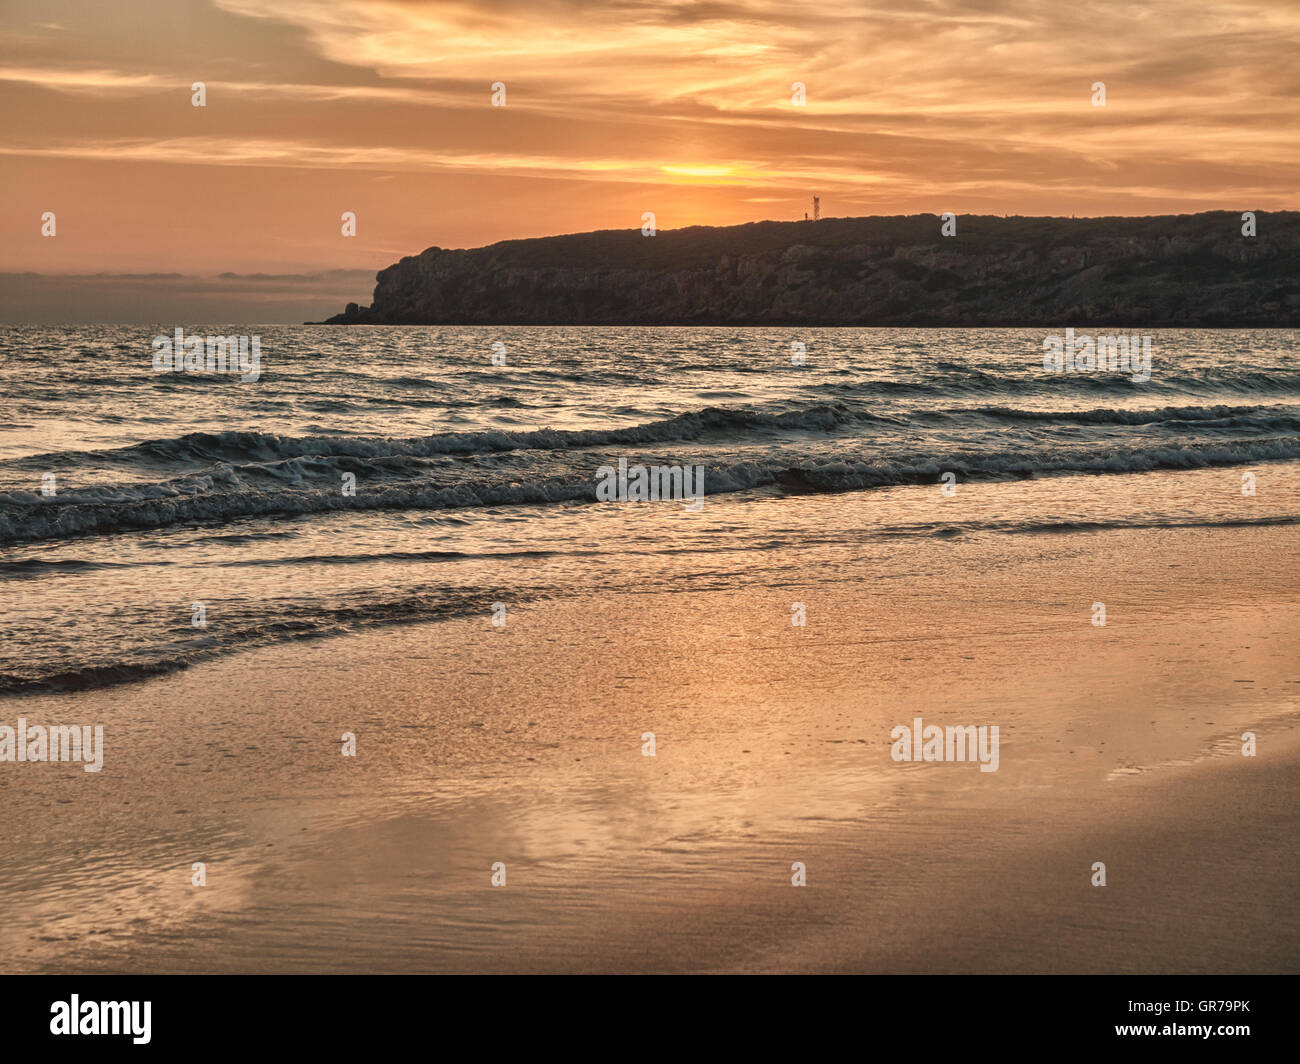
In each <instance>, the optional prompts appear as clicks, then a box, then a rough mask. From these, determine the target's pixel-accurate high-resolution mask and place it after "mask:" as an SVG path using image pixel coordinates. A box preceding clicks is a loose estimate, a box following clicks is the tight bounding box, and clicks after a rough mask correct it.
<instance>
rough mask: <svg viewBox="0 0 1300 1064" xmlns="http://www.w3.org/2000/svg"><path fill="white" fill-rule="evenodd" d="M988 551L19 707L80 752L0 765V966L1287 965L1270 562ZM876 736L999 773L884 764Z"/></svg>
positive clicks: (1290, 933) (968, 550)
mask: <svg viewBox="0 0 1300 1064" xmlns="http://www.w3.org/2000/svg"><path fill="white" fill-rule="evenodd" d="M993 546H994V544H991V543H989V542H972V543H969V544H933V543H930V544H923V545H914V546H909V547H907V548H903V547H900V549H899V551H900V556H899V559H898V560H899V565H898V566H897V567H895V568H894V569H893V570H892V571H891V572H888V573H881V572H872V571H866V570H864V568H863V567H862V566H861V565H854V564H852V563H851V562H846V563H845V564H844V565H842V566H839V567H838V568H837V569H836V570H835V571H833V572H826V571H817V572H814V571H810V570H809V569H808V567H806V566H805V567H804V568H803V569H801V570H799V571H798V572H795V573H792V574H791V575H792V579H794V580H795V581H796V582H797V583H803V584H804V587H803V588H802V589H801V591H800V594H802V595H803V596H804V597H805V598H806V599H807V603H808V610H809V618H810V623H809V627H807V628H805V629H797V628H793V627H791V626H790V623H789V599H790V598H791V597H792V593H791V590H790V587H782V586H763V587H759V588H749V589H741V590H727V591H722V590H714V591H709V590H703V591H701V590H693V591H691V593H690V594H688V595H687V594H673V593H671V592H664V591H655V592H645V593H641V594H625V595H620V596H605V597H601V596H596V597H590V596H587V597H580V598H576V599H571V600H563V601H555V602H548V603H539V604H533V605H530V606H528V607H527V608H525V607H520V609H519V610H518V611H517V613H513V614H512V619H511V621H510V624H509V626H508V627H507V628H505V629H494V628H492V627H491V625H490V623H489V621H488V619H487V618H486V617H484V618H479V619H474V620H463V619H462V620H449V621H444V622H440V623H437V624H421V625H413V626H410V627H403V628H401V629H390V630H383V631H372V632H365V633H359V634H355V635H347V636H341V637H336V638H333V639H330V640H321V641H318V642H316V643H314V644H313V645H296V646H295V645H285V646H279V647H270V648H263V649H256V650H249V651H246V652H243V653H241V654H238V655H235V656H233V657H230V658H226V659H222V660H219V661H216V662H210V663H206V664H202V665H199V666H196V667H195V668H193V669H191V670H188V671H186V672H183V673H179V674H175V675H173V676H169V677H164V678H161V679H157V680H152V681H148V682H146V683H143V684H140V685H137V686H134V687H131V688H107V689H101V690H97V691H92V692H84V693H79V694H77V695H73V696H66V695H41V696H30V697H28V698H24V699H22V700H21V703H22V709H23V715H25V716H26V717H27V718H28V719H29V720H37V719H41V718H42V717H48V718H49V719H50V720H56V721H65V722H68V723H76V722H81V721H89V720H103V721H104V722H105V724H106V736H107V753H106V757H105V765H104V768H103V770H102V772H100V773H96V774H93V775H87V774H85V773H83V772H82V771H81V767H80V766H79V765H61V766H52V765H45V766H23V771H24V772H26V775H24V776H23V777H21V780H20V779H19V777H18V776H16V775H15V774H13V773H3V774H0V799H3V800H4V801H5V803H6V807H7V808H8V809H9V810H10V817H9V818H8V822H7V825H6V827H5V829H4V830H3V832H0V898H3V899H4V901H5V902H6V906H7V909H8V910H9V911H10V912H11V913H14V914H18V915H17V916H16V917H15V918H14V919H11V920H10V921H9V923H8V924H7V926H6V928H5V930H4V931H3V932H2V933H0V957H4V958H5V960H4V962H3V967H4V969H5V970H6V971H41V972H77V971H86V972H91V971H105V972H107V971H165V972H173V971H174V972H184V971H222V972H226V971H269V972H276V971H832V970H835V971H841V970H842V971H849V970H860V971H1032V972H1048V971H1216V972H1217V971H1245V970H1252V971H1253V970H1260V971H1264V970H1267V971H1296V970H1300V923H1298V922H1297V917H1296V915H1295V914H1294V911H1293V910H1294V906H1293V905H1292V904H1291V903H1290V900H1289V899H1290V898H1291V894H1292V890H1293V888H1292V884H1293V883H1294V881H1295V876H1296V874H1297V872H1300V856H1298V855H1297V849H1296V844H1295V839H1296V838H1297V837H1298V833H1297V831H1296V826H1297V820H1296V817H1297V814H1296V809H1297V803H1296V797H1297V793H1298V790H1300V673H1297V671H1296V667H1295V662H1296V660H1297V654H1296V651H1297V649H1298V648H1300V626H1297V625H1296V624H1295V623H1294V622H1295V618H1296V613H1297V588H1296V587H1295V585H1294V581H1293V580H1289V579H1279V577H1280V576H1282V575H1284V574H1288V573H1290V574H1294V573H1295V572H1297V571H1300V569H1297V568H1296V566H1295V565H1294V559H1295V558H1296V555H1297V552H1300V537H1298V536H1297V534H1296V532H1295V531H1294V529H1293V528H1292V527H1288V526H1274V527H1265V528H1254V529H1251V530H1249V531H1246V530H1244V529H1195V530H1187V529H1183V530H1170V531H1165V532H1161V533H1152V532H1151V531H1150V530H1146V531H1140V532H1139V531H1131V530H1130V531H1124V532H1107V533H1071V534H1067V535H1062V536H1060V537H1058V538H1056V539H1054V540H1053V541H1052V543H1051V545H1050V546H1049V547H1047V548H1046V549H1043V547H1042V545H1040V544H1033V545H1022V544H1016V543H1010V544H1008V543H1000V544H996V546H997V547H998V549H999V552H1000V553H999V554H998V555H997V556H996V557H994V556H993V555H992V554H990V553H989V552H990V551H991V549H992V547H993ZM1171 557H1177V558H1178V559H1179V562H1178V564H1177V565H1176V566H1171V563H1169V562H1167V561H1160V562H1159V566H1158V567H1156V566H1155V565H1153V563H1154V562H1156V560H1159V559H1168V558H1171ZM908 559H911V564H908ZM979 559H983V564H984V568H982V569H974V570H972V569H971V568H970V564H972V563H973V564H976V565H978V564H979ZM945 566H946V569H945V568H944V567H945ZM868 568H869V567H868ZM953 574H961V578H960V579H955V578H954V576H953ZM814 577H816V578H817V582H816V583H815V584H813V583H810V581H813V580H814ZM797 583H796V586H797ZM1094 594H1095V595H1099V596H1101V597H1103V598H1104V599H1105V600H1106V601H1107V602H1108V603H1109V604H1111V605H1110V610H1111V613H1110V619H1109V622H1108V626H1107V627H1106V628H1104V629H1099V628H1093V627H1091V626H1090V625H1089V624H1088V622H1087V611H1086V606H1085V607H1083V608H1082V611H1081V609H1080V607H1078V606H1077V603H1078V602H1084V603H1086V602H1090V601H1091V599H1092V597H1093V596H1094ZM1004 616H1005V618H1006V619H1004ZM535 662H544V663H545V667H541V668H539V667H537V666H536V665H535V664H529V663H535ZM9 704H10V705H11V706H12V707H13V709H14V710H15V711H17V710H18V709H19V700H9ZM914 716H921V717H923V718H924V719H925V720H926V722H927V723H929V722H934V723H938V724H946V723H952V724H959V725H961V724H980V723H994V724H999V725H1000V727H1001V736H1002V738H1001V758H1000V767H999V770H998V771H997V772H994V773H987V774H985V773H981V772H979V771H978V766H977V765H974V764H969V763H967V764H924V763H921V764H897V763H894V762H893V761H891V759H890V756H889V747H890V741H889V732H890V729H891V728H892V727H893V726H895V725H897V724H900V723H906V722H910V721H911V720H912V719H913V717H914ZM1245 730H1252V731H1254V732H1255V733H1256V734H1257V735H1258V737H1259V754H1258V757H1256V758H1255V759H1253V760H1252V759H1246V758H1242V757H1241V756H1240V751H1239V749H1238V747H1239V746H1240V743H1239V741H1238V738H1237V737H1238V736H1240V735H1241V734H1242V732H1243V731H1245ZM345 731H351V732H353V733H354V734H355V735H356V736H357V742H358V757H357V758H355V759H345V758H342V757H340V756H339V747H338V743H339V739H340V736H341V735H342V734H343V732H345ZM647 731H652V732H654V733H655V735H656V740H657V753H656V756H655V757H653V758H649V757H644V756H642V753H641V745H642V736H643V735H644V734H645V733H646V732H647ZM47 770H48V771H47ZM78 777H80V778H78ZM20 782H21V783H22V785H23V786H22V789H21V790H17V789H16V788H17V786H18V784H19V783H20ZM47 810H54V811H56V812H55V814H54V815H50V813H48V812H46V811H47ZM1095 860H1102V861H1105V862H1106V864H1107V870H1108V876H1109V877H1110V878H1109V882H1108V885H1107V886H1106V887H1105V888H1094V887H1092V886H1090V884H1089V877H1090V875H1091V873H1090V866H1091V864H1092V862H1093V861H1095ZM196 861H203V862H205V863H206V864H207V876H208V879H207V886H206V887H204V888H195V887H192V886H191V885H190V868H191V865H192V863H193V862H196ZM497 861H502V862H504V863H505V864H506V866H507V869H508V880H507V883H506V885H505V887H504V888H494V887H493V886H492V885H491V883H490V877H491V867H492V865H493V864H494V863H495V862H497ZM794 861H803V862H805V864H806V867H807V876H808V886H807V887H806V888H794V887H792V886H791V885H790V878H791V865H792V863H793V862H794Z"/></svg>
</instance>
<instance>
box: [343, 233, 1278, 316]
mask: <svg viewBox="0 0 1300 1064" xmlns="http://www.w3.org/2000/svg"><path fill="white" fill-rule="evenodd" d="M1242 224H1243V223H1242V219H1241V214H1240V213H1239V212H1238V213H1233V212H1228V211H1215V212H1211V213H1207V214H1193V215H1166V216H1162V217H1151V218H1080V219H1071V218H1019V217H1013V218H997V217H989V216H971V215H965V216H960V217H959V218H958V219H957V232H956V234H955V235H953V236H942V235H941V234H940V229H941V222H940V219H939V218H937V217H936V216H934V215H919V216H915V217H906V218H905V217H893V218H828V219H823V220H821V221H818V222H756V223H751V224H749V225H738V226H728V227H725V228H706V227H700V226H697V227H692V228H689V229H676V230H661V231H660V232H659V233H658V234H656V235H655V236H652V237H649V236H642V235H641V232H640V230H636V229H633V230H605V231H602V232H596V233H579V234H574V235H572V236H557V237H544V238H541V239H536V240H507V241H504V242H503V243H500V244H493V245H491V246H490V247H483V248H474V249H472V250H467V251H466V250H460V251H449V250H444V249H443V248H438V247H431V248H429V249H427V250H426V251H423V252H421V253H420V254H419V255H414V256H411V257H408V258H404V259H402V260H401V261H400V262H398V263H395V264H394V265H392V266H389V267H388V268H387V269H385V270H382V271H380V273H379V275H378V278H377V279H378V284H377V285H376V286H375V293H374V299H373V302H372V303H371V305H370V306H368V307H363V306H358V305H357V304H355V303H349V304H348V306H347V309H346V310H345V311H344V312H343V313H342V314H339V315H336V316H335V317H333V318H330V319H329V322H328V324H340V325H348V324H422V325H433V324H482V325H509V324H527V325H792V324H802V325H1039V324H1041V325H1059V324H1062V323H1075V322H1087V323H1092V324H1109V325H1152V326H1154V325H1242V326H1244V325H1256V326H1300V213H1296V212H1285V213H1268V214H1265V213H1260V214H1258V215H1257V221H1256V226H1257V235H1256V236H1253V237H1248V236H1243V235H1242Z"/></svg>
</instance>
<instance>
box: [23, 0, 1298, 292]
mask: <svg viewBox="0 0 1300 1064" xmlns="http://www.w3.org/2000/svg"><path fill="white" fill-rule="evenodd" d="M0 40H2V41H3V47H2V48H0V114H3V116H4V121H3V131H2V132H0V180H2V182H3V188H4V190H5V194H4V196H3V197H0V232H3V234H4V240H3V241H2V242H0V271H26V270H33V271H39V272H54V273H58V272H75V273H94V272H101V271H102V272H114V273H116V272H153V271H177V272H182V273H186V274H201V275H211V274H216V273H219V272H221V271H225V270H230V271H237V272H255V271H266V272H284V271H303V270H312V271H319V270H328V269H374V268H377V267H380V266H384V265H386V264H388V263H389V262H391V261H393V260H395V259H396V258H398V257H400V256H401V255H404V254H411V253H414V252H418V251H420V250H421V249H423V248H425V247H427V246H429V245H431V244H438V245H441V246H443V247H472V246H477V245H480V244H485V243H491V242H492V241H495V240H500V239H505V238H508V237H516V236H541V235H546V234H553V233H564V232H574V231H581V230H588V229H600V228H634V227H639V226H640V224H641V214H642V212H643V211H647V210H650V211H654V212H655V213H656V215H657V220H658V224H659V226H660V228H665V229H671V228H677V227H679V226H682V225H691V224H697V223H712V224H728V223H732V222H741V221H750V220H754V219H760V218H781V219H794V218H799V217H802V213H803V211H804V210H805V209H807V206H808V201H809V198H810V196H811V194H812V193H813V192H817V193H820V195H821V197H822V203H823V210H824V212H825V213H826V214H830V215H862V214H876V213H883V214H909V213H918V212H924V211H928V212H934V213H939V212H942V211H955V212H957V213H996V214H1058V215H1059V214H1065V215H1068V214H1080V215H1084V214H1094V215H1095V214H1153V213H1175V212H1188V211H1196V210H1203V209H1211V208H1214V209H1219V208H1225V209H1231V210H1247V209H1258V210H1269V209H1280V208H1289V209H1295V208H1296V206H1297V203H1296V197H1295V187H1296V175H1297V173H1300V150H1298V146H1297V136H1296V128H1297V115H1298V114H1300V107H1297V96H1298V95H1300V62H1298V61H1297V57H1298V56H1300V48H1298V45H1300V0H1242V2H1237V3H1233V2H1226V3H1225V2H1217V3H1207V2H1206V0H1146V2H1143V3H1141V4H1140V6H1135V5H1134V4H1132V3H1128V2H1111V0H1069V2H1067V0H1050V2H1038V0H1029V2H1016V3H1011V2H1003V0H962V2H958V0H885V2H880V3H825V4H811V3H802V4H784V3H772V2H768V0H718V2H709V0H700V2H685V0H675V2H674V0H663V2H659V3H653V2H651V3H631V2H624V0H617V2H613V3H607V4H599V5H598V4H593V3H581V2H578V0H482V2H480V0H475V2H474V3H469V2H461V0H440V2H420V0H328V2H326V0H112V2H107V0H4V4H3V7H0ZM200 80H201V81H204V82H206V85H207V106H206V107H205V108H195V107H193V106H191V103H190V85H191V83H192V82H194V81H200ZM496 81H502V82H505V84H506V94H507V95H506V106H505V107H504V108H494V107H492V106H491V84H492V83H493V82H496ZM795 81H800V82H803V83H804V84H805V85H806V86H807V105H806V106H805V107H796V106H793V105H792V103H791V84H792V82H795ZM1095 81H1102V82H1105V84H1106V91H1107V106H1106V107H1105V108H1099V107H1094V106H1092V102H1091V95H1092V93H1091V88H1090V86H1091V85H1092V83H1093V82H1095ZM47 210H48V211H54V212H56V215H57V219H58V235H57V236H56V237H55V238H52V239H51V238H42V236H41V235H40V216H41V212H42V211H47ZM344 210H352V211H356V212H357V214H358V235H357V236H356V237H355V238H345V237H343V236H341V235H340V232H339V227H340V222H339V215H340V213H341V212H342V211H344ZM359 294H360V295H361V296H362V297H363V301H364V296H365V295H367V293H366V292H364V291H363V292H361V293H359Z"/></svg>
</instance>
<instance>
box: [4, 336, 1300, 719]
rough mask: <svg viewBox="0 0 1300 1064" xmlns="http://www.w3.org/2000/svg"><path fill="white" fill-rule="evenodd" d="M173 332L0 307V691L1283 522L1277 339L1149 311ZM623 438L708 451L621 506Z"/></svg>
mask: <svg viewBox="0 0 1300 1064" xmlns="http://www.w3.org/2000/svg"><path fill="white" fill-rule="evenodd" d="M174 329H175V325H174V324H170V323H169V324H157V325H86V326H71V325H70V326H62V327H49V326H39V327H38V326H7V327H0V385H2V387H0V602H2V603H3V607H2V608H0V694H4V695H6V696H10V697H13V696H22V695H24V694H30V693H36V692H48V691H72V690H83V689H88V688H93V687H100V686H105V685H113V684H126V683H136V682H143V681H146V680H148V679H149V678H150V677H152V676H157V675H161V674H165V673H169V672H173V671H176V670H179V669H183V668H187V667H189V666H192V665H194V664H196V663H198V662H202V661H205V660H211V659H213V658H216V657H218V656H222V655H227V654H233V653H237V652H239V651H241V650H244V649H247V648H250V647H256V646H266V645H269V644H275V643H284V642H290V641H295V640H305V639H321V638H326V637H336V636H341V635H345V634H346V633H348V632H354V631H359V630H363V629H373V628H378V627H382V626H391V625H399V624H403V625H405V624H412V623H421V622H437V621H438V620H440V619H444V618H448V617H463V616H475V615H477V616H481V617H482V618H483V619H484V623H491V620H492V618H494V617H497V618H501V617H504V616H508V614H509V612H510V611H512V610H518V609H528V608H530V606H532V605H535V604H537V603H539V602H542V601H545V600H548V599H555V598H562V597H568V596H578V595H624V594H626V595H636V594H638V593H644V592H669V593H690V592H691V591H692V590H697V589H704V588H723V589H726V588H743V587H750V586H755V585H758V586H765V587H773V586H780V585H781V584H782V583H783V582H784V581H788V580H789V579H791V576H792V574H794V573H796V572H805V573H806V572H808V571H810V569H811V571H813V572H816V571H819V570H820V571H825V572H828V573H829V572H833V569H834V566H835V565H836V563H837V561H839V560H843V559H850V558H851V559H862V558H866V559H869V560H872V561H873V562H874V563H875V564H876V566H877V568H878V571H879V572H880V573H881V574H882V579H883V578H887V577H888V575H889V573H890V571H891V566H897V564H899V562H898V559H899V558H900V557H902V556H903V554H902V553H900V548H901V546H902V545H904V544H906V543H907V542H908V541H909V540H916V539H917V538H921V539H925V540H927V541H938V542H942V541H944V540H953V539H957V538H961V539H963V540H964V541H969V540H971V539H975V540H976V541H979V540H980V539H983V540H985V541H987V542H990V543H993V542H996V540H997V539H998V538H1000V537H1006V536H1037V537H1056V536H1060V535H1062V534H1066V533H1075V534H1089V535H1096V534H1104V533H1105V531H1106V530H1108V529H1113V528H1132V529H1151V530H1159V529H1162V528H1172V527H1180V526H1188V527H1197V526H1248V525H1257V524H1294V523H1296V522H1298V521H1300V494H1298V493H1297V485H1300V339H1298V338H1297V334H1296V333H1295V332H1294V331H1290V330H1267V329H1251V330H1194V329H1154V330H1139V331H1140V332H1144V333H1145V335H1146V336H1148V337H1149V342H1150V353H1151V366H1150V374H1149V379H1139V378H1142V377H1145V376H1146V374H1142V373H1134V372H1131V371H1129V370H1127V369H1115V370H1112V369H1110V368H1109V367H1105V366H1104V367H1103V368H1101V369H1092V370H1089V369H1087V368H1083V369H1077V370H1075V371H1057V370H1056V369H1055V368H1048V367H1046V366H1045V363H1044V353H1045V348H1046V347H1050V342H1049V343H1047V344H1045V340H1046V339H1047V338H1048V337H1049V335H1053V334H1052V331H1051V330H1044V329H1041V328H1040V329H933V328H928V329H870V328H861V329H859V328H852V329H850V328H834V329H813V328H802V327H784V328H722V327H719V328H695V327H684V328H662V327H655V328H612V327H611V328H577V327H574V328H567V327H547V328H534V327H504V326H503V327H383V326H374V327H371V326H350V327H331V326H283V325H266V326H250V325H229V324H226V325H221V324H211V323H201V322H196V323H188V324H186V325H184V329H185V332H186V333H187V334H189V335H208V336H246V337H255V338H256V339H257V350H258V352H259V364H258V367H257V373H256V379H255V380H253V379H246V378H248V377H249V376H251V375H250V374H243V375H241V374H240V373H239V372H238V371H235V372H229V371H228V372H220V371H209V370H207V369H202V368H197V367H196V369H195V371H194V372H186V371H184V370H181V371H175V370H169V369H166V368H164V369H163V370H161V371H159V369H158V368H157V367H156V364H155V361H156V360H155V357H154V356H155V354H156V352H157V346H156V345H155V343H154V341H155V338H157V337H170V336H172V335H173V333H174ZM1085 331H1086V330H1084V329H1083V328H1082V327H1079V328H1078V329H1076V332H1077V333H1079V334H1083V333H1084V332H1085ZM1113 331H1114V330H1093V332H1113ZM1060 335H1063V331H1062V332H1061V334H1060ZM1076 339H1077V338H1076ZM620 461H621V462H622V463H623V466H624V467H625V468H628V469H632V470H635V469H636V467H638V466H641V467H644V468H647V469H649V468H651V467H672V466H680V467H683V468H686V467H691V468H697V469H701V470H702V477H703V494H702V497H701V498H700V499H699V500H698V502H697V504H696V505H690V504H688V503H687V502H686V501H685V500H682V499H676V498H669V499H659V500H657V501H641V500H638V499H635V498H633V499H627V498H621V497H616V498H611V497H610V496H609V493H608V492H605V493H602V492H601V490H600V487H601V484H602V483H606V484H607V483H608V471H609V470H610V469H613V468H619V466H620ZM602 470H603V471H604V472H602ZM995 553H996V552H993V551H990V556H993V555H994V554H995ZM810 562H811V563H813V564H811V566H810V564H809V563H810Z"/></svg>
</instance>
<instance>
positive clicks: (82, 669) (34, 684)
mask: <svg viewBox="0 0 1300 1064" xmlns="http://www.w3.org/2000/svg"><path fill="white" fill-rule="evenodd" d="M452 591H455V592H456V593H454V594H450V592H452ZM442 594H443V595H444V596H445V597H442V598H437V597H434V598H430V597H428V596H411V597H407V598H403V599H390V600H381V601H378V602H370V603H358V604H355V605H349V606H336V607H331V608H324V609H319V610H317V612H316V613H315V614H314V615H312V616H303V615H301V614H295V615H294V616H292V617H285V616H281V617H274V616H273V617H270V618H268V619H266V620H262V621H258V622H256V623H253V624H249V625H244V626H237V627H232V628H230V629H227V630H224V631H219V630H216V629H213V628H207V629H203V630H202V631H203V632H204V635H203V636H202V638H201V639H199V640H196V641H195V642H194V643H192V644H190V645H188V646H184V645H182V646H180V647H178V646H177V644H176V643H175V642H173V643H170V644H167V645H166V646H162V647H156V648H151V649H148V650H143V651H140V652H138V653H137V654H135V655H134V656H133V657H132V658H131V659H130V660H125V661H109V662H95V663H86V664H76V663H67V662H64V663H61V664H58V665H51V666H47V667H40V666H36V667H34V668H31V669H28V670H25V671H9V672H0V697H3V696H13V695H29V694H41V693H56V692H69V691H86V690H91V689H93V688H98V687H111V686H115V685H117V684H124V683H133V682H136V681H138V680H147V679H151V678H153V677H155V676H166V675H168V674H170V673H174V672H179V671H181V670H183V669H187V668H189V667H191V666H192V665H197V664H199V663H201V662H205V661H211V660H213V659H214V658H217V657H222V656H224V655H227V654H231V653H234V652H236V651H240V650H249V649H253V648H256V647H265V646H270V645H273V644H277V643H284V642H289V641H296V640H304V639H319V638H324V637H327V636H332V635H341V634H343V633H345V632H351V631H355V630H357V629H360V628H375V627H381V626H384V625H391V624H414V623H418V622H421V621H433V620H446V619H449V618H452V617H462V616H467V615H469V614H471V613H473V612H476V611H481V610H482V609H483V608H484V603H485V602H491V601H492V597H491V595H490V594H488V593H487V592H485V591H478V592H472V591H469V590H468V589H443V591H442ZM536 597H538V596H537V594H535V593H521V592H520V591H519V590H518V589H512V590H511V602H512V603H520V602H526V601H529V600H530V599H531V598H536Z"/></svg>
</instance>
